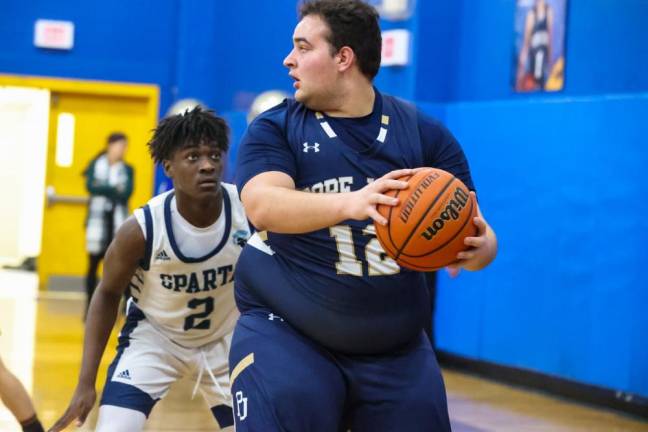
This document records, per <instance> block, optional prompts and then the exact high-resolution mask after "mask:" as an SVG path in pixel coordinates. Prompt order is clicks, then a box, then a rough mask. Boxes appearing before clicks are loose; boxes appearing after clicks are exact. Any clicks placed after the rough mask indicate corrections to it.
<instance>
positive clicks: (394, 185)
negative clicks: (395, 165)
mask: <svg viewBox="0 0 648 432" xmlns="http://www.w3.org/2000/svg"><path fill="white" fill-rule="evenodd" d="M407 186H408V184H407V182H406V181H402V180H395V179H382V180H380V182H377V183H376V185H375V187H377V188H378V190H379V191H381V192H382V191H386V190H393V189H406V188H407Z"/></svg>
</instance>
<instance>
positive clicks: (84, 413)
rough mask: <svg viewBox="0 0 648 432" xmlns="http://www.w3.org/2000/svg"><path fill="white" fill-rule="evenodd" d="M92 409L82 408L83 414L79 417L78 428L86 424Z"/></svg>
mask: <svg viewBox="0 0 648 432" xmlns="http://www.w3.org/2000/svg"><path fill="white" fill-rule="evenodd" d="M91 409H92V407H91V408H82V410H81V413H79V415H78V416H77V426H81V425H82V424H83V423H85V421H86V418H88V414H90V410H91Z"/></svg>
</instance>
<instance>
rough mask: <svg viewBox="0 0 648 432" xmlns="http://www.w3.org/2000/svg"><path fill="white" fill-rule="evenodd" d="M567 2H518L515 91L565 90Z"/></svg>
mask: <svg viewBox="0 0 648 432" xmlns="http://www.w3.org/2000/svg"><path fill="white" fill-rule="evenodd" d="M566 8H567V0H517V4H516V11H515V51H514V56H513V88H514V90H515V91H517V92H542V91H550V92H552V91H559V90H562V88H563V84H564V80H565V75H564V71H565V17H566Z"/></svg>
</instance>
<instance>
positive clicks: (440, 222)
mask: <svg viewBox="0 0 648 432" xmlns="http://www.w3.org/2000/svg"><path fill="white" fill-rule="evenodd" d="M468 198H469V195H468V194H467V193H466V192H465V191H464V190H463V189H462V188H460V187H457V188H456V189H455V192H454V198H453V199H451V200H450V202H448V205H446V207H445V209H443V211H442V212H441V213H439V217H438V218H436V219H435V220H434V221H433V222H432V223H431V224H430V226H428V227H427V229H426V230H425V231H423V232H422V233H421V237H424V238H425V239H426V240H432V239H433V238H434V236H435V235H436V234H437V233H438V232H439V231H441V230H442V229H443V226H444V225H445V223H446V221H449V220H457V219H459V213H460V212H461V210H462V209H463V208H464V207H465V206H466V203H467V202H468Z"/></svg>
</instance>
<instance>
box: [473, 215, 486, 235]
mask: <svg viewBox="0 0 648 432" xmlns="http://www.w3.org/2000/svg"><path fill="white" fill-rule="evenodd" d="M473 223H474V224H475V226H476V227H477V231H478V233H479V235H482V234H484V233H485V232H486V221H485V220H484V219H483V218H481V217H479V216H476V217H474V218H473Z"/></svg>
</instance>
